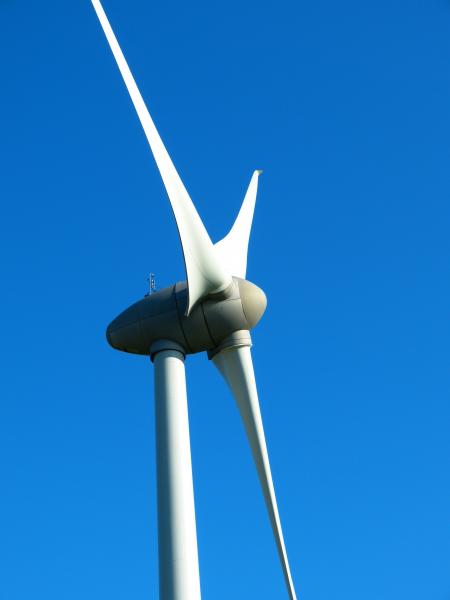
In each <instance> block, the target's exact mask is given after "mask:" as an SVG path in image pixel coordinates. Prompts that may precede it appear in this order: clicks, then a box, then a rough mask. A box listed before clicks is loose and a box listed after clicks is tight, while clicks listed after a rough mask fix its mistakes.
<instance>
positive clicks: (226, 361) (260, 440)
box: [212, 346, 297, 600]
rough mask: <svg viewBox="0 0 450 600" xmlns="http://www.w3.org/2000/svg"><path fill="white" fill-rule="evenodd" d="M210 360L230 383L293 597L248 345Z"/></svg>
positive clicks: (294, 595) (295, 597) (219, 354)
mask: <svg viewBox="0 0 450 600" xmlns="http://www.w3.org/2000/svg"><path fill="white" fill-rule="evenodd" d="M212 360H213V362H214V364H215V365H216V367H217V368H218V369H219V371H220V372H221V374H222V375H223V377H224V379H225V381H226V382H227V384H228V386H229V387H230V389H231V392H232V394H233V396H234V398H235V400H236V404H237V406H238V408H239V412H240V413H241V417H242V421H243V422H244V427H245V430H246V433H247V438H248V441H249V443H250V447H251V450H252V453H253V459H254V462H255V466H256V470H257V472H258V477H259V481H260V483H261V487H262V491H263V495H264V500H265V502H266V506H267V511H268V513H269V519H270V523H271V525H272V530H273V534H274V537H275V542H276V545H277V549H278V555H279V557H280V562H281V566H282V568H283V573H284V578H285V581H286V586H287V589H288V593H289V597H290V599H291V600H296V599H297V596H296V594H295V589H294V584H293V581H292V577H291V571H290V568H289V562H288V558H287V553H286V548H285V544H284V538H283V532H282V530H281V522H280V517H279V514H278V506H277V501H276V498H275V490H274V486H273V481H272V474H271V471H270V464H269V456H268V453H267V446H266V440H265V436H264V428H263V423H262V418H261V411H260V408H259V401H258V392H257V390H256V381H255V374H254V371H253V362H252V355H251V352H250V347H249V346H240V347H234V348H229V349H226V350H223V351H222V352H220V353H218V354H216V355H215V356H214V357H213V359H212Z"/></svg>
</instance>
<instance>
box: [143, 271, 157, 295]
mask: <svg viewBox="0 0 450 600" xmlns="http://www.w3.org/2000/svg"><path fill="white" fill-rule="evenodd" d="M147 281H148V292H147V293H146V294H145V295H146V296H151V295H152V294H153V293H154V292H155V291H156V281H155V274H154V273H150V275H149V276H148V277H147Z"/></svg>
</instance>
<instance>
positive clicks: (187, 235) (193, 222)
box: [92, 0, 231, 314]
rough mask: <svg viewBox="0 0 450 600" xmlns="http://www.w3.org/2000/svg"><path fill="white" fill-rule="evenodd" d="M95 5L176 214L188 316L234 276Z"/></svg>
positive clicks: (94, 1) (96, 3)
mask: <svg viewBox="0 0 450 600" xmlns="http://www.w3.org/2000/svg"><path fill="white" fill-rule="evenodd" d="M92 4H93V6H94V9H95V12H96V13H97V16H98V19H99V21H100V24H101V26H102V28H103V31H104V33H105V35H106V39H107V40H108V43H109V45H110V47H111V50H112V53H113V54H114V58H115V59H116V62H117V66H118V67H119V70H120V72H121V74H122V77H123V80H124V82H125V85H126V86H127V89H128V92H129V94H130V97H131V100H132V101H133V104H134V107H135V109H136V112H137V114H138V117H139V120H140V122H141V124H142V127H143V129H144V132H145V135H146V137H147V140H148V143H149V144H150V148H151V150H152V152H153V156H154V158H155V161H156V164H157V166H158V169H159V172H160V174H161V177H162V180H163V182H164V185H165V187H166V190H167V194H168V196H169V200H170V204H171V206H172V210H173V213H174V215H175V220H176V223H177V226H178V232H179V234H180V238H181V245H182V247H183V254H184V261H185V265H186V275H187V279H188V290H189V302H188V307H187V314H189V312H190V311H191V309H192V307H193V306H194V304H195V303H196V302H197V301H198V300H200V298H202V297H203V296H206V295H207V294H210V293H215V292H219V291H222V290H224V289H225V288H226V287H228V286H229V285H230V283H231V275H230V273H229V272H228V271H227V270H226V269H225V268H224V266H223V265H222V263H221V260H220V259H219V258H218V256H216V251H215V250H214V245H213V243H212V242H211V239H210V237H209V235H208V233H207V231H206V229H205V226H204V225H203V223H202V220H201V219H200V216H199V214H198V213H197V210H196V208H195V206H194V204H193V203H192V200H191V199H190V197H189V194H188V193H187V191H186V188H185V187H184V185H183V182H182V181H181V179H180V177H179V175H178V173H177V171H176V169H175V166H174V164H173V163H172V161H171V159H170V156H169V154H168V153H167V150H166V148H165V147H164V144H163V142H162V140H161V138H160V136H159V133H158V131H157V130H156V127H155V125H154V123H153V120H152V118H151V116H150V114H149V112H148V110H147V107H146V106H145V103H144V100H143V99H142V96H141V93H140V92H139V89H138V87H137V85H136V82H135V80H134V78H133V75H132V74H131V71H130V69H129V67H128V64H127V62H126V60H125V57H124V55H123V53H122V50H121V49H120V46H119V44H118V42H117V39H116V36H115V35H114V32H113V30H112V29H111V25H110V24H109V21H108V18H107V16H106V14H105V12H104V10H103V7H102V5H101V3H100V1H99V0H92Z"/></svg>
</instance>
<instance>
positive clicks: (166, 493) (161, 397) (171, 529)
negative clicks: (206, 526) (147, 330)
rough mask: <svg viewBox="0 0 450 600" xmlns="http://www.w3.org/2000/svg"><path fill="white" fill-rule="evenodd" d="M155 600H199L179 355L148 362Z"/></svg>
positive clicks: (160, 354) (162, 355) (170, 353)
mask: <svg viewBox="0 0 450 600" xmlns="http://www.w3.org/2000/svg"><path fill="white" fill-rule="evenodd" d="M154 366H155V416H156V454H157V459H156V460H157V481H158V548H159V587H160V596H159V597H160V600H200V577H199V568H198V553H197V533H196V527H195V507H194V490H193V483H192V466H191V448H190V441H189V419H188V408H187V396H186V379H185V369H184V356H183V354H181V352H178V351H176V350H163V351H161V352H158V353H157V354H156V356H155V358H154Z"/></svg>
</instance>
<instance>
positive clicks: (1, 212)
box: [0, 0, 450, 600]
mask: <svg viewBox="0 0 450 600" xmlns="http://www.w3.org/2000/svg"><path fill="white" fill-rule="evenodd" d="M104 7H105V10H106V12H107V14H108V16H109V18H110V20H111V23H112V26H113V28H114V29H115V31H116V34H117V36H118V38H119V41H120V43H121V45H122V48H123V50H124V53H125V55H126V57H127V59H128V61H129V63H130V66H131V68H132V70H133V72H134V74H135V77H136V79H137V82H138V85H139V86H140V88H141V91H142V93H143V96H144V98H145V99H146V100H147V103H148V105H149V108H150V111H151V113H152V115H153V117H154V119H155V122H156V124H157V126H158V128H159V130H160V132H161V135H162V137H163V139H164V140H165V142H166V145H167V147H168V149H169V151H170V153H171V155H172V157H173V159H174V162H175V164H176V165H177V168H178V169H179V171H180V173H181V174H182V177H183V179H184V181H185V183H186V186H187V188H188V190H189V191H190V193H191V196H192V197H193V199H194V201H195V203H196V205H197V207H198V210H199V212H200V214H201V216H202V218H203V219H204V222H205V224H206V226H207V228H208V230H209V232H210V234H211V236H212V238H213V239H214V240H217V239H219V238H220V237H222V236H223V235H224V234H225V233H226V231H227V229H228V228H229V226H230V225H231V223H232V221H233V219H234V217H235V214H236V212H237V210H238V208H239V206H240V202H241V200H242V197H243V194H244V191H245V189H246V186H247V184H248V181H249V178H250V176H251V173H252V171H253V169H255V168H260V169H264V175H263V177H262V179H261V182H260V190H259V196H258V202H257V210H256V215H255V221H254V228H253V233H252V239H251V247H250V255H249V269H248V276H249V278H250V279H252V280H253V281H255V282H256V283H258V284H259V285H261V287H263V288H264V290H265V291H266V293H267V295H268V299H269V305H268V309H267V313H266V315H265V317H264V319H263V320H262V322H261V324H260V326H259V328H258V329H257V330H256V331H255V333H254V335H253V338H254V361H255V369H256V374H257V378H258V385H259V390H260V396H261V404H262V411H263V417H264V420H265V427H266V434H267V439H268V444H269V451H270V455H271V462H272V468H273V473H274V478H275V484H276V488H277V495H278V500H279V505H280V510H281V517H282V522H283V526H284V530H285V537H286V543H287V547H288V552H289V556H290V561H291V566H292V571H293V576H294V580H295V582H296V586H297V589H298V592H299V596H300V598H302V599H304V600H330V599H333V600H399V599H400V598H408V600H425V599H426V600H450V518H449V517H450V469H449V456H450V435H449V431H450V427H449V421H450V407H449V388H450V386H449V359H450V352H449V339H450V320H449V305H450V303H449V300H450V269H449V261H450V243H449V217H450V208H449V199H450V177H449V174H450V164H449V161H450V4H449V2H448V1H444V0H408V1H406V0H379V1H378V2H361V1H359V0H343V1H341V2H339V3H336V2H332V1H331V0H316V1H315V2H306V1H301V2H292V1H287V0H279V1H277V2H274V1H270V2H255V1H251V0H250V1H245V2H242V1H237V0H231V1H229V2H227V3H218V2H206V1H202V2H189V3H188V2H180V1H173V2H150V1H148V0H127V2H123V1H122V2H121V1H119V0H104ZM0 50H1V56H2V61H1V64H2V67H1V82H2V96H1V97H2V99H1V108H2V110H1V111H0V131H1V137H0V152H1V173H2V174H1V178H0V197H1V204H0V249H1V257H2V259H1V261H0V282H1V283H0V285H1V306H2V310H1V313H0V314H1V317H0V324H1V333H2V336H1V337H2V343H1V351H0V352H1V356H0V364H1V369H0V371H1V377H0V397H1V403H0V482H1V484H0V486H1V490H0V532H1V533H0V565H1V576H0V600H29V599H30V598H43V599H44V598H45V600H72V599H74V600H75V599H76V600H79V599H80V598H83V599H84V600H91V599H95V600H97V599H98V598H105V599H106V598H107V599H108V600H119V599H120V600H122V599H123V600H125V599H126V600H129V599H130V598H132V599H133V600H140V599H142V600H144V599H147V598H156V597H157V546H156V494H155V452H154V431H153V427H154V418H153V372H152V368H151V367H150V365H149V363H148V361H147V360H146V359H143V358H140V357H135V356H129V355H124V354H121V353H118V352H114V351H113V350H111V349H110V348H109V347H108V345H107V344H106V341H105V338H104V331H105V327H106V325H107V324H108V322H109V321H110V320H111V319H112V318H113V317H114V316H116V314H117V313H119V312H120V311H121V310H122V309H123V308H125V307H126V306H128V305H129V304H130V303H131V302H133V301H135V300H136V299H139V298H140V297H141V296H142V295H143V294H144V293H145V291H146V289H147V283H146V277H147V274H148V272H149V271H154V272H155V273H156V276H157V284H158V286H159V287H162V286H164V285H168V284H170V283H172V282H174V281H176V280H177V279H181V278H183V277H184V272H183V262H182V255H181V249H180V246H179V242H178V236H177V231H176V227H175V224H174V222H173V218H172V215H171V211H170V208H169V204H168V202H167V200H166V198H165V195H164V191H163V187H162V183H161V181H160V178H159V175H158V172H157V170H156V167H155V165H154V163H153V159H152V157H151V155H150V152H149V150H148V147H147V143H146V140H145V138H144V135H143V133H142V131H141V128H140V125H139V122H138V119H137V117H136V115H135V113H134V110H133V108H132V105H131V102H130V100H129V98H128V95H127V92H126V90H125V87H124V84H123V82H122V80H121V77H120V75H119V72H118V70H117V67H116V65H115V63H114V61H113V58H112V55H111V52H110V50H109V48H108V47H107V44H106V40H105V38H104V36H103V33H102V31H101V29H100V26H99V24H98V21H97V18H96V16H95V13H94V11H93V9H92V7H91V4H90V2H89V1H88V0H83V1H78V2H60V1H58V2H57V1H56V0H48V1H47V2H44V3H43V2H36V1H34V0H32V1H31V2H15V1H13V0H3V1H2V2H1V4H0ZM187 377H188V385H189V401H190V421H191V441H192V453H193V467H194V475H195V494H196V505H197V522H198V537H199V552H200V566H201V580H202V590H203V598H204V599H206V600H208V599H211V600H212V599H214V600H222V599H223V600H225V599H226V600H229V599H230V598H233V599H236V600H241V599H242V600H248V599H250V598H251V599H253V598H255V599H258V600H272V599H274V598H280V599H281V598H287V595H286V593H285V590H284V587H283V585H284V584H283V579H282V575H281V569H280V567H279V564H278V559H277V555H276V550H275V544H274V543H273V540H272V537H271V532H270V527H269V524H268V519H267V517H266V514H265V508H264V504H263V500H262V495H261V493H260V491H259V488H258V484H257V479H256V475H255V473H254V470H253V467H252V463H251V457H250V452H249V450H248V448H247V444H246V440H245V438H244V434H243V430H242V427H241V423H240V422H239V419H238V414H237V411H236V409H235V407H234V404H233V400H232V398H231V396H230V394H229V393H228V390H227V389H226V388H225V385H224V383H223V382H222V380H221V379H220V378H219V375H218V373H216V371H215V369H213V367H212V366H211V365H209V364H208V361H207V359H206V357H205V356H194V357H190V358H189V360H188V361H187Z"/></svg>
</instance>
